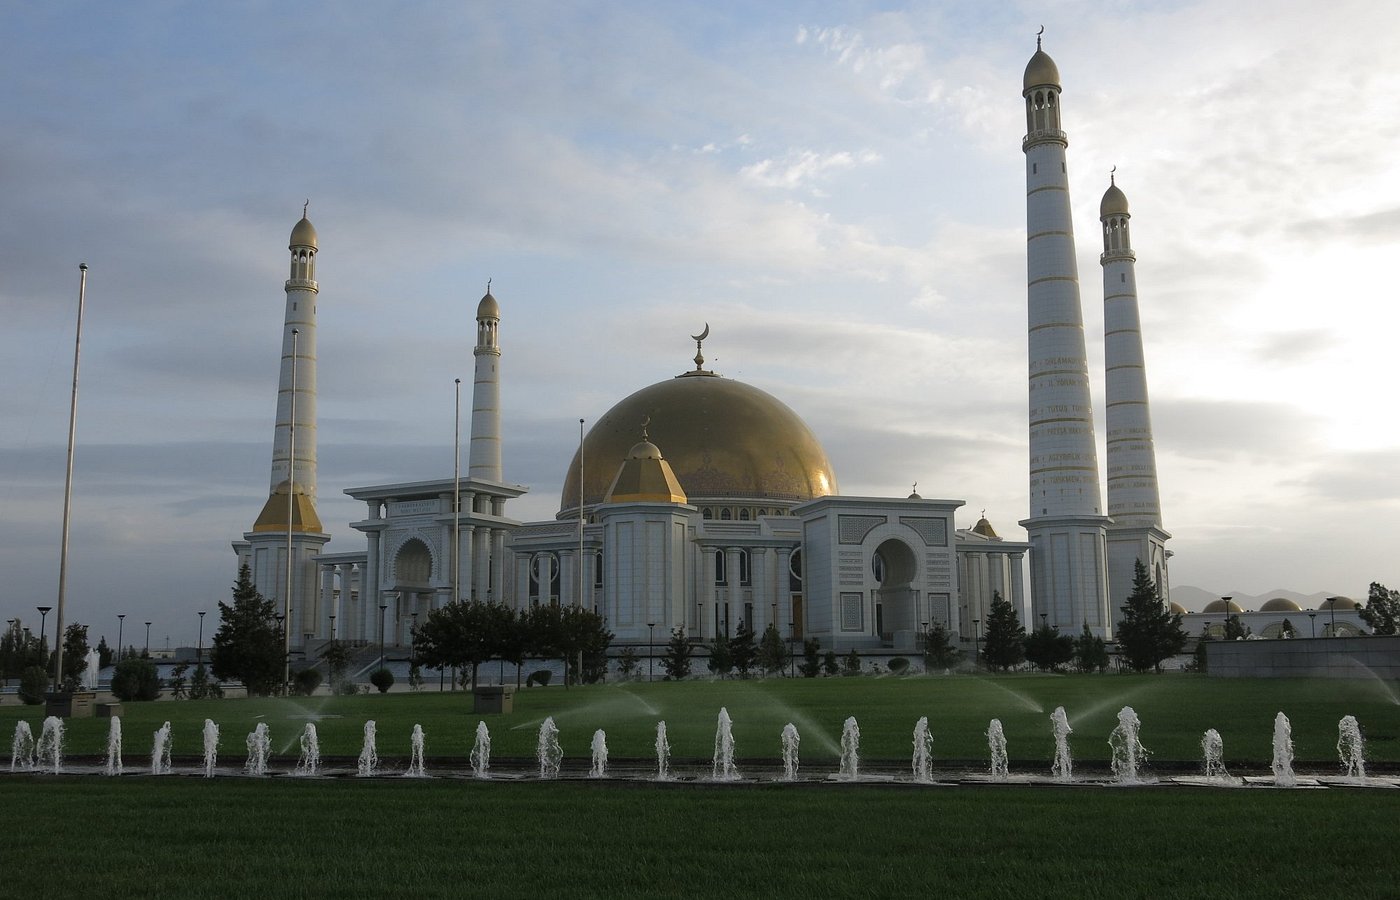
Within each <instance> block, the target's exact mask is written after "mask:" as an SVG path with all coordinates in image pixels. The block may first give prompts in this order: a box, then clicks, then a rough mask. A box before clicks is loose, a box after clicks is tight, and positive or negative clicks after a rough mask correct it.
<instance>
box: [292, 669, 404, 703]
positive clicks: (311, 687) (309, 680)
mask: <svg viewBox="0 0 1400 900" xmlns="http://www.w3.org/2000/svg"><path fill="white" fill-rule="evenodd" d="M292 682H293V684H294V685H295V690H296V692H297V693H298V694H301V695H302V696H303V697H310V696H311V695H312V694H314V693H315V692H316V689H317V688H318V687H320V686H321V670H320V669H302V670H301V671H300V672H298V673H296V675H295V676H293V677H292ZM389 683H390V684H393V682H392V681H391V682H389Z"/></svg>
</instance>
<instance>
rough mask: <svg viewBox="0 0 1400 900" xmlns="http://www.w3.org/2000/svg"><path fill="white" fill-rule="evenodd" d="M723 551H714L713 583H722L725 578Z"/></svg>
mask: <svg viewBox="0 0 1400 900" xmlns="http://www.w3.org/2000/svg"><path fill="white" fill-rule="evenodd" d="M724 565H725V564H724V551H723V550H716V551H715V584H724V583H725V581H726V580H727V579H726V578H725V577H724Z"/></svg>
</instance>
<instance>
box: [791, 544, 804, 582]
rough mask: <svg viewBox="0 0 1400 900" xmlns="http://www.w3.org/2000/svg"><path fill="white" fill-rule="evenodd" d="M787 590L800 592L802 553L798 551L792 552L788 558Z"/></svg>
mask: <svg viewBox="0 0 1400 900" xmlns="http://www.w3.org/2000/svg"><path fill="white" fill-rule="evenodd" d="M788 590H790V591H801V590H802V551H801V550H800V549H798V550H794V551H792V556H790V557H789V558H788Z"/></svg>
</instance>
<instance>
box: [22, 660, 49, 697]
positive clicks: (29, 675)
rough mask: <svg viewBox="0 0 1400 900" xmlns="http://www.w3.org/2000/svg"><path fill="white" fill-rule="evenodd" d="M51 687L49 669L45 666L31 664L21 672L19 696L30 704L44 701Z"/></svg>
mask: <svg viewBox="0 0 1400 900" xmlns="http://www.w3.org/2000/svg"><path fill="white" fill-rule="evenodd" d="M48 689H49V671H48V669H45V668H44V667H43V666H30V667H28V668H27V669H25V670H24V671H23V672H21V673H20V676H19V698H20V699H21V700H23V701H24V702H25V703H28V704H29V705H30V706H37V705H38V704H40V703H43V702H44V694H45V693H47V692H48Z"/></svg>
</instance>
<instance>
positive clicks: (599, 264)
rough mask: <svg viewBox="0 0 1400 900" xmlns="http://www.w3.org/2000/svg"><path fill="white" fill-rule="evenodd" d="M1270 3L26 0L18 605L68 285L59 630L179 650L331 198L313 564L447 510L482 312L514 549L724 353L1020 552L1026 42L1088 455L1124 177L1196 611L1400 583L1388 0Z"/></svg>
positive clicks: (1, 248)
mask: <svg viewBox="0 0 1400 900" xmlns="http://www.w3.org/2000/svg"><path fill="white" fill-rule="evenodd" d="M1267 13H1268V14H1267V15H1266V16H1265V15H1261V14H1260V6H1259V5H1258V4H1257V3H1253V2H1219V0H1208V2H1180V3H1177V2H1147V3H1128V2H1114V0H1109V2H1103V0H1098V2H1093V3H1090V2H1081V0H1067V2H1041V3H1036V4H1029V3H1014V2H1010V3H998V4H983V3H980V2H945V0H938V2H911V3H904V4H891V3H877V2H859V0H851V2H807V3H771V4H749V3H724V2H714V0H701V2H667V3H651V2H637V3H627V2H598V3H554V2H524V3H514V4H496V3H480V4H446V3H442V4H426V3H409V2H405V3H397V4H381V3H358V4H347V3H332V2H325V3H322V2H303V3H298V4H294V5H287V4H282V3H271V2H268V3H261V2H247V3H223V4H206V3H178V2H160V3H156V2H141V0H133V2H128V3H122V4H110V3H96V2H94V3H82V2H73V3H63V2H55V3H43V4H32V3H18V2H4V3H3V4H0V80H3V83H5V84H6V85H7V90H6V100H5V102H4V103H3V104H0V184H3V191H4V197H5V204H4V205H5V209H6V214H5V215H4V216H3V217H0V312H2V313H3V322H4V324H3V327H0V384H3V386H4V390H3V391H0V613H3V617H4V618H6V619H9V618H12V617H15V616H19V617H21V618H23V619H24V620H25V621H26V623H28V622H29V620H31V619H35V620H37V613H35V612H34V609H35V607H36V606H39V605H53V604H54V603H55V601H56V597H57V583H58V572H59V547H60V538H61V515H62V505H63V482H64V462H65V443H66V440H67V426H68V405H69V399H70V396H71V390H72V382H71V378H72V362H73V342H74V331H75V324H76V322H75V319H76V312H77V294H78V276H79V273H78V264H79V263H80V262H85V263H87V264H88V265H89V266H90V270H89V276H88V287H87V303H86V311H85V317H84V322H83V334H82V357H81V379H80V386H79V398H78V424H77V451H76V454H75V461H74V482H73V524H72V530H71V544H70V552H69V566H68V588H67V601H66V605H67V617H68V620H69V621H78V622H84V623H89V624H91V625H92V626H93V627H92V629H90V635H91V636H92V637H93V640H96V637H97V636H98V635H106V636H107V638H108V640H109V642H112V641H114V640H115V637H116V634H115V632H116V630H117V620H116V616H117V614H118V613H125V614H126V615H127V624H128V625H129V626H132V627H129V628H127V629H126V634H125V637H126V640H127V643H132V642H133V636H132V629H133V628H136V629H138V635H137V638H136V640H138V641H139V640H141V639H143V638H141V636H140V634H139V630H140V629H141V627H142V626H141V623H144V622H146V621H151V622H153V625H152V633H151V644H152V646H163V645H164V644H165V642H166V641H167V640H168V641H169V642H170V643H171V644H189V643H192V642H194V640H195V639H196V629H197V624H198V621H197V618H196V611H197V610H200V609H204V610H210V611H214V610H215V604H216V602H217V601H219V600H221V599H226V598H227V596H228V591H229V587H230V585H231V584H232V582H233V580H234V577H235V575H236V572H235V570H234V565H235V557H234V555H233V552H232V550H231V548H230V542H231V541H233V540H236V539H238V538H239V537H241V535H242V533H243V532H244V531H245V530H246V529H248V528H249V527H251V525H252V522H253V520H254V518H256V516H257V514H258V512H259V510H260V509H261V507H262V504H263V502H264V501H265V500H266V497H267V493H266V492H267V484H268V472H269V466H270V462H271V443H272V435H273V415H274V411H275V399H276V390H277V366H278V356H279V351H280V343H279V342H280V337H281V330H282V316H283V311H284V302H285V294H284V292H283V281H284V280H285V279H286V277H287V272H288V259H289V257H288V252H287V249H286V246H287V236H288V234H289V233H290V230H291V228H292V226H293V225H294V224H295V223H296V221H297V219H298V218H300V215H301V209H302V204H303V202H305V201H306V200H308V199H309V200H310V211H309V215H310V218H311V220H312V221H313V222H314V223H315V225H316V228H317V230H318V232H319V236H320V254H319V257H318V269H317V277H318V280H319V283H320V289H321V292H320V296H319V300H318V344H319V347H318V350H319V354H318V355H319V359H318V369H319V371H318V381H319V423H318V433H319V459H320V471H319V498H320V499H319V502H318V507H319V511H320V515H321V519H322V521H323V522H324V523H325V526H326V528H327V530H328V531H329V532H330V533H331V534H332V535H333V539H332V541H331V543H330V545H328V550H329V551H332V552H344V551H350V550H358V549H362V548H363V546H364V545H363V541H362V540H359V539H358V538H359V537H360V536H359V534H358V533H357V532H354V531H352V530H351V529H350V528H349V527H348V525H347V523H348V522H350V521H352V520H355V519H358V518H360V517H361V516H362V514H363V510H362V508H361V506H360V505H359V504H357V503H355V502H354V501H351V500H350V499H349V498H347V497H345V496H344V494H343V493H342V492H343V490H344V489H345V488H349V487H354V486H362V485H369V484H383V483H391V482H397V481H409V480H416V479H425V478H437V477H450V475H451V472H452V452H453V413H454V405H453V402H454V401H453V398H454V387H453V380H454V379H455V378H463V379H464V380H465V381H466V382H467V383H468V384H470V380H471V374H472V346H473V344H474V340H475V323H474V320H473V316H474V312H475V309H476V303H477V301H478V300H479V298H480V297H481V295H482V293H483V292H484V289H485V285H486V281H487V279H488V278H490V279H492V292H493V294H494V295H495V296H496V297H497V299H498V300H499V301H500V304H501V309H502V320H501V331H500V334H501V345H502V349H503V357H502V378H503V387H502V394H503V404H504V405H503V420H504V434H505V442H504V452H505V476H506V479H507V480H508V481H512V482H517V483H520V484H523V485H527V486H529V488H530V493H529V494H527V495H526V496H525V497H524V498H522V500H520V501H517V502H516V503H515V504H513V505H512V507H510V512H511V514H513V515H514V516H515V517H517V518H519V519H521V520H523V521H532V520H539V519H544V518H550V517H552V516H553V514H554V512H555V511H556V510H557V508H558V504H559V491H560V488H561V485H562V482H563V476H564V471H565V468H566V467H567V465H568V463H569V460H570V458H571V455H572V453H573V451H574V449H575V447H576V445H577V440H578V432H577V428H578V424H577V423H578V419H579V418H584V419H586V420H588V421H589V422H591V421H593V420H595V419H597V418H598V417H599V416H601V415H602V414H603V413H604V412H606V410H607V409H608V408H609V407H610V406H611V405H612V404H613V403H615V402H616V401H618V400H620V399H621V398H622V397H624V396H626V395H627V394H630V393H631V392H633V391H634V390H637V389H638V388H641V387H643V386H645V385H648V384H651V383H654V382H657V381H660V380H662V379H664V378H668V377H670V376H673V375H676V374H678V373H680V372H682V371H685V370H686V369H688V368H690V367H691V365H692V364H691V363H690V357H691V356H692V355H693V354H694V351H695V345H694V343H693V342H692V341H691V340H690V339H689V337H688V335H690V334H693V333H697V332H699V331H700V329H701V328H702V327H703V326H704V324H705V323H708V324H709V326H710V330H711V334H710V338H709V340H708V341H707V342H706V344H705V356H706V357H707V359H708V363H707V367H709V368H712V369H714V370H715V371H717V372H719V373H721V374H723V375H726V376H729V377H733V378H737V379H740V380H742V381H746V382H748V383H750V384H753V385H755V386H757V387H760V388H762V389H763V390H765V391H768V392H769V393H771V394H774V395H775V396H777V397H779V398H781V399H782V400H783V401H784V402H786V403H787V404H788V405H789V406H790V407H792V408H793V409H794V410H795V411H796V412H797V413H798V414H799V415H801V416H802V417H803V418H804V419H805V420H806V421H807V423H808V424H809V425H810V426H811V428H812V430H813V431H814V432H815V433H816V435H817V436H818V437H819V439H821V440H822V442H823V443H824V445H825V447H826V449H827V452H828V455H829V456H830V458H831V460H832V463H833V466H834V468H835V471H836V474H837V477H838V479H839V481H840V486H841V489H842V492H843V493H845V494H853V495H868V496H904V495H905V494H907V493H908V492H909V490H910V487H911V485H912V484H913V483H914V482H918V485H919V487H918V490H919V493H920V494H922V495H923V496H925V497H946V498H955V499H960V500H965V501H966V506H964V507H963V508H962V509H961V510H960V511H959V514H958V518H957V524H958V525H959V527H968V526H970V525H972V524H973V523H974V522H975V521H976V519H977V517H978V515H979V514H980V513H981V511H982V510H984V509H985V510H986V515H987V517H988V518H989V519H990V520H991V522H992V523H993V525H994V526H995V527H996V528H997V530H998V531H999V532H1000V533H1001V534H1002V535H1004V536H1006V537H1009V538H1015V539H1024V531H1023V530H1022V529H1020V528H1019V527H1018V526H1017V525H1016V522H1017V520H1019V519H1022V518H1024V517H1025V516H1026V514H1027V498H1026V492H1027V473H1026V466H1027V425H1026V405H1027V400H1026V328H1025V326H1026V310H1025V303H1026V288H1025V206H1024V203H1025V201H1024V191H1025V184H1024V169H1023V165H1024V158H1023V156H1022V154H1021V149H1020V141H1021V137H1022V136H1023V134H1024V130H1025V126H1024V112H1023V100H1022V98H1021V95H1020V92H1021V75H1022V72H1023V70H1024V67H1025V64H1026V61H1027V60H1028V59H1029V57H1030V55H1031V54H1032V53H1033V52H1034V50H1035V34H1036V32H1037V30H1038V29H1039V28H1040V27H1041V26H1042V25H1043V26H1044V27H1045V36H1044V40H1045V49H1046V51H1047V52H1048V53H1050V54H1051V56H1052V57H1053V58H1054V59H1055V61H1056V63H1057V64H1058V67H1059V70H1060V75H1061V80H1062V83H1063V87H1064V94H1063V97H1062V105H1063V117H1064V123H1065V129H1066V131H1067V132H1068V134H1069V149H1068V154H1069V173H1070V182H1071V184H1070V187H1071V196H1072V198H1073V205H1074V217H1075V228H1076V232H1077V236H1078V245H1077V250H1078V255H1079V270H1080V284H1081V295H1082V302H1083V306H1084V320H1085V330H1086V336H1087V338H1088V346H1089V355H1090V371H1091V374H1092V376H1093V390H1094V397H1095V402H1096V403H1097V404H1098V411H1097V413H1096V415H1097V424H1098V425H1099V440H1100V442H1102V431H1103V429H1102V422H1103V408H1102V404H1103V375H1102V346H1103V343H1102V329H1103V312H1102V286H1101V280H1100V278H1101V276H1100V271H1101V270H1100V267H1099V265H1098V254H1099V252H1100V250H1101V249H1102V247H1101V244H1100V238H1099V235H1098V219H1097V215H1098V202H1099V199H1100V197H1101V196H1102V193H1103V191H1104V189H1105V188H1106V187H1107V184H1108V173H1109V170H1110V168H1112V167H1113V166H1117V167H1118V168H1117V183H1118V185H1119V186H1120V187H1121V188H1122V189H1123V190H1124V192H1125V193H1126V194H1127V196H1128V199H1129V202H1130V204H1131V210H1132V214H1133V220H1132V235H1133V244H1134V249H1135V250H1136V251H1137V255H1138V262H1137V277H1138V288H1139V299H1140V302H1141V310H1142V319H1143V333H1144V341H1145V345H1146V355H1147V364H1148V382H1149V388H1150V392H1151V398H1152V416H1153V425H1154V429H1155V436H1156V446H1157V460H1158V469H1159V477H1160V482H1161V489H1162V506H1163V514H1164V521H1165V525H1166V528H1167V529H1168V530H1169V531H1170V532H1171V533H1172V534H1173V535H1174V537H1173V539H1172V540H1171V542H1170V543H1169V545H1168V546H1169V547H1170V548H1171V549H1172V550H1173V551H1174V552H1175V556H1174V558H1173V560H1172V564H1171V565H1172V576H1171V577H1172V582H1173V584H1176V585H1194V586H1197V587H1201V588H1204V589H1206V590H1209V591H1211V592H1213V593H1231V592H1235V593H1248V594H1262V593H1265V592H1267V591H1269V590H1271V589H1274V588H1288V589H1292V590H1296V591H1300V592H1303V593H1312V592H1316V591H1326V592H1330V593H1340V594H1344V595H1348V596H1364V595H1365V593H1366V588H1367V585H1368V583H1369V582H1371V581H1381V582H1386V583H1389V584H1393V585H1400V555H1397V554H1396V553H1395V552H1394V541H1395V538H1396V536H1397V532H1398V531H1400V528H1397V526H1400V422H1397V419H1396V417H1395V415H1394V412H1393V410H1394V403H1393V401H1391V400H1386V399H1385V398H1386V396H1388V392H1387V391H1386V390H1385V388H1384V385H1385V384H1387V383H1390V381H1391V380H1392V377H1391V376H1392V368H1393V352H1394V347H1393V345H1394V336H1395V335H1396V333H1397V325H1400V305H1397V303H1396V302H1395V300H1396V298H1395V284H1396V279H1395V277H1394V273H1393V266H1394V260H1395V258H1396V254H1395V250H1394V245H1395V243H1396V241H1397V238H1400V167H1397V166H1396V165H1395V163H1394V160H1395V159H1396V158H1397V157H1400V152H1398V151H1400V116H1396V114H1395V109H1394V98H1395V97H1396V96H1400V6H1397V5H1393V4H1376V3H1373V2H1351V0H1335V2H1331V3H1327V4H1319V3H1316V2H1311V0H1281V2H1276V3H1272V4H1269V6H1268V8H1267ZM464 393H466V392H464ZM464 402H467V401H465V400H464ZM468 409H469V406H468ZM464 419H469V416H464ZM465 440H466V437H465V435H464V438H463V441H464V443H465ZM1102 459H1103V456H1102V447H1101V449H1100V465H1101V467H1102ZM215 617H216V618H217V613H216V614H215ZM212 621H213V620H211V622H212ZM49 625H50V628H52V625H53V622H52V621H50V622H49ZM208 636H209V633H208V632H206V634H205V640H208Z"/></svg>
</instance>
